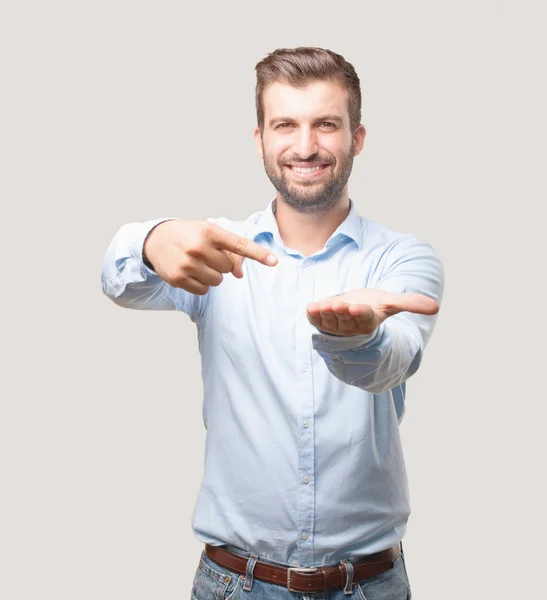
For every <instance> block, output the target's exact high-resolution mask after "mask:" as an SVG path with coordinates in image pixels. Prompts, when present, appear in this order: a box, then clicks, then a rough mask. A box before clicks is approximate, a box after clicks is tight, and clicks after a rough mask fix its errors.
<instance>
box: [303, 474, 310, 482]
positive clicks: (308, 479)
mask: <svg viewBox="0 0 547 600" xmlns="http://www.w3.org/2000/svg"><path fill="white" fill-rule="evenodd" d="M302 481H303V482H304V483H309V481H310V478H309V477H308V476H307V475H304V477H303V478H302Z"/></svg>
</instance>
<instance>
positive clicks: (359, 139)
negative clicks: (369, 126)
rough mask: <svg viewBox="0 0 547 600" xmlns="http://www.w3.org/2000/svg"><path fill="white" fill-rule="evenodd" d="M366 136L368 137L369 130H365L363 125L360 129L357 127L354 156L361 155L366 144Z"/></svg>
mask: <svg viewBox="0 0 547 600" xmlns="http://www.w3.org/2000/svg"><path fill="white" fill-rule="evenodd" d="M366 136H367V130H366V129H365V127H364V125H363V124H361V125H359V127H357V129H356V130H355V133H354V134H353V143H354V147H353V156H357V155H358V154H360V153H361V150H362V149H363V144H364V143H365V137H366Z"/></svg>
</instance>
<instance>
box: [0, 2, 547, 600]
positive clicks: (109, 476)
mask: <svg viewBox="0 0 547 600" xmlns="http://www.w3.org/2000/svg"><path fill="white" fill-rule="evenodd" d="M541 4H542V3H540V2H537V3H534V2H525V1H524V2H523V1H519V2H516V1H514V2H510V1H509V0H507V1H505V2H504V1H493V0H492V1H480V0H474V1H473V2H471V1H459V2H441V1H430V2H424V1H414V2H382V3H380V2H364V1H360V2H352V3H348V2H336V3H331V2H329V3H324V2H314V3H297V4H291V3H285V2H275V3H271V4H266V3H263V4H259V3H254V4H251V3H248V4H239V3H233V2H232V3H228V4H222V5H220V3H219V4H218V6H215V5H213V4H203V5H200V6H199V7H197V6H196V4H195V3H192V4H191V5H188V6H183V3H181V2H174V1H172V2H161V1H156V2H142V1H133V2H129V1H122V0H109V1H108V2H106V1H101V0H95V1H94V2H75V1H72V2H68V1H66V2H60V1H51V2H24V1H19V2H14V1H12V2H6V3H4V4H3V5H2V8H1V9H0V61H1V86H2V92H1V95H0V104H1V111H0V119H1V130H0V148H1V157H0V158H1V162H0V164H1V167H0V168H1V178H0V185H1V190H0V192H1V196H0V197H1V199H2V213H3V219H2V225H3V227H2V235H1V236H0V237H1V241H0V243H1V245H2V246H1V249H2V294H1V298H2V317H3V318H2V342H3V343H2V353H3V358H2V363H1V364H2V382H3V384H2V399H1V415H0V476H1V479H0V485H1V494H0V597H1V598H2V599H6V600H16V599H25V600H26V599H29V600H30V599H31V598H52V599H53V598H55V599H56V600H61V599H67V600H68V599H71V600H73V599H75V598H77V599H82V600H83V599H96V598H101V599H104V600H107V599H120V598H131V599H132V600H137V599H149V598H162V599H164V600H167V599H171V598H172V599H175V598H189V595H190V587H191V582H192V578H193V575H194V572H195V569H196V566H197V562H198V559H199V554H200V552H201V550H202V545H201V544H200V543H199V542H198V541H197V540H196V539H195V538H194V536H193V533H192V530H191V527H190V519H191V514H192V510H193V507H194V503H195V500H196V498H197V493H198V488H199V484H200V481H201V476H202V471H203V451H204V440H205V429H204V427H203V423H202V420H201V392H202V387H201V379H200V361H199V354H198V350H197V340H196V334H195V327H194V325H193V324H192V323H191V321H190V320H189V319H188V318H187V317H186V316H185V315H184V314H182V313H160V312H137V311H134V312H132V311H129V310H123V309H120V308H118V307H116V306H115V305H114V304H112V303H111V302H110V301H109V300H107V299H106V298H105V297H104V296H103V295H102V291H101V286H100V281H99V273H100V267H101V261H102V258H103V255H104V252H105V250H106V247H107V245H108V243H109V241H110V240H111V238H112V237H113V235H114V234H115V232H116V231H117V229H118V228H119V227H120V226H121V225H122V224H123V223H125V222H129V221H143V220H147V219H152V218H156V217H160V216H180V217H183V218H198V219H203V218H206V217H217V216H227V217H230V218H232V219H243V218H245V217H246V216H247V215H248V214H250V213H251V212H254V211H256V210H261V209H262V208H264V207H265V206H266V204H267V202H268V201H269V200H270V199H271V197H272V196H273V190H272V188H271V186H270V183H269V181H268V180H267V178H266V176H265V174H264V172H263V167H262V164H261V161H260V159H259V158H258V157H257V156H256V154H255V148H254V142H253V139H252V130H253V128H254V125H255V113H254V98H253V94H254V65H255V64H256V62H258V61H259V60H260V59H261V58H263V57H264V56H265V55H266V54H267V53H268V52H270V51H271V50H273V49H275V48H277V47H294V46H298V45H317V46H322V47H327V48H331V49H333V50H335V51H337V52H339V53H341V54H343V55H344V56H345V57H346V58H347V59H348V60H349V61H350V62H352V63H353V64H354V66H355V67H356V69H357V71H358V73H359V75H360V78H361V81H362V89H363V121H364V123H365V125H366V127H367V129H368V137H367V141H366V144H365V148H364V151H363V153H362V155H361V156H360V157H358V159H357V160H356V163H355V168H354V173H353V175H352V179H351V182H350V183H351V186H350V195H351V197H352V198H353V199H354V200H355V202H356V204H357V208H358V210H359V212H360V213H361V214H362V215H364V216H366V217H368V218H370V219H373V220H376V221H378V222H380V223H382V224H383V225H385V226H387V227H389V228H391V229H394V230H398V231H405V232H406V231H408V232H413V233H415V234H416V235H417V236H418V237H419V238H420V239H423V240H425V241H428V242H430V243H432V244H433V246H434V247H435V248H436V250H437V252H438V253H439V255H440V257H441V258H442V260H443V262H444V265H445V269H446V290H445V298H444V303H443V306H442V308H441V314H440V316H439V321H438V325H437V328H436V330H435V332H434V334H433V337H432V339H431V342H430V344H429V346H428V348H427V350H426V354H425V358H424V362H423V365H422V367H421V369H420V371H419V372H418V373H417V374H416V375H415V376H414V377H413V378H412V379H411V380H410V381H409V384H408V396H407V414H406V417H405V419H404V421H403V424H402V426H401V431H402V436H403V442H404V448H405V456H406V460H407V468H408V472H409V479H410V492H411V500H412V508H413V513H412V516H411V518H410V521H409V526H408V533H407V535H406V537H405V540H404V544H405V552H406V557H407V566H408V569H409V576H410V581H411V585H412V589H413V593H414V597H415V598H417V599H418V600H428V599H431V600H438V599H439V598H443V599H444V600H450V599H456V598H458V599H459V598H477V599H479V598H480V599H482V598H507V599H509V598H511V599H513V598H517V597H518V598H524V597H538V596H540V595H541V591H540V590H541V589H543V587H544V586H541V584H540V578H541V576H542V570H543V561H544V560H545V558H546V556H545V542H544V538H545V533H546V528H545V522H544V509H545V505H546V502H547V498H546V495H545V492H544V485H545V464H544V463H545V445H544V444H543V441H542V440H543V431H542V430H543V422H544V420H545V416H546V411H545V400H546V394H545V385H544V381H543V374H544V364H543V363H544V359H545V341H544V339H545V337H544V335H545V311H544V300H545V283H544V280H545V274H544V271H545V270H544V266H543V264H542V262H540V258H542V257H543V254H544V244H543V243H540V241H541V239H542V237H541V234H542V233H544V232H543V229H544V227H543V219H544V214H545V213H544V204H545V200H546V199H547V194H546V186H545V182H544V179H545V164H546V151H545V140H546V139H547V126H546V125H547V123H546V117H545V107H546V106H547V97H546V92H545V55H546V49H547V48H546V42H545V25H546V21H545V12H544V10H543V9H541V8H540V7H541ZM539 586H541V587H539Z"/></svg>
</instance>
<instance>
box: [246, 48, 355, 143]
mask: <svg viewBox="0 0 547 600" xmlns="http://www.w3.org/2000/svg"><path fill="white" fill-rule="evenodd" d="M255 70H256V90H255V102H256V116H257V121H258V127H259V129H260V131H263V129H264V106H263V104H262V95H263V94H264V90H265V89H266V87H267V86H268V85H269V84H270V83H274V82H280V83H285V84H288V85H292V86H294V87H305V86H307V85H309V84H310V83H312V82H314V81H321V80H325V79H330V80H332V81H336V82H338V83H340V84H341V85H343V86H344V87H345V88H346V89H347V90H348V93H349V100H348V112H349V119H350V124H351V129H352V131H355V130H356V129H357V127H358V126H359V124H360V123H361V88H360V84H359V77H357V73H356V72H355V69H354V68H353V65H351V64H350V63H349V62H347V61H346V59H345V58H344V57H343V56H340V54H336V53H335V52H332V51H331V50H324V49H323V48H308V47H300V48H290V49H289V48H279V49H278V50H274V51H273V52H270V54H268V56H266V58H264V59H263V60H261V61H260V62H259V63H258V64H257V65H256V67H255Z"/></svg>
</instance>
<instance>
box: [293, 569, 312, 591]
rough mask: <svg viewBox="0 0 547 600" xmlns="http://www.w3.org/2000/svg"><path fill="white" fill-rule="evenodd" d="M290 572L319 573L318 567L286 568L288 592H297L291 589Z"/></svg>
mask: <svg viewBox="0 0 547 600" xmlns="http://www.w3.org/2000/svg"><path fill="white" fill-rule="evenodd" d="M291 571H302V572H303V573H315V572H316V571H319V568H318V567H287V589H288V590H289V592H297V591H298V590H292V589H291Z"/></svg>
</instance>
